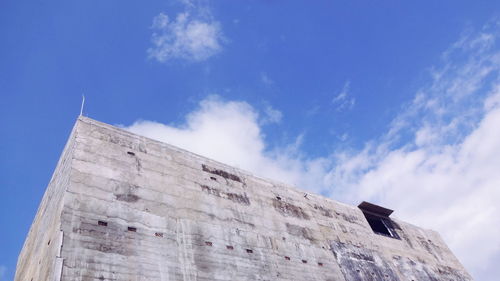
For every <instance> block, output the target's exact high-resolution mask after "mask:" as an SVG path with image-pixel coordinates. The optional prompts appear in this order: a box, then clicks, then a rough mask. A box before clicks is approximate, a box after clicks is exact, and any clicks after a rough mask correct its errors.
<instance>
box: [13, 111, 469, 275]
mask: <svg viewBox="0 0 500 281" xmlns="http://www.w3.org/2000/svg"><path fill="white" fill-rule="evenodd" d="M391 212H392V211H391V210H388V209H386V208H382V207H380V206H376V205H373V204H370V203H367V202H363V203H362V204H360V205H359V206H349V205H346V204H342V203H339V202H336V201H333V200H331V199H327V198H324V197H322V196H319V195H314V194H307V193H305V192H304V191H300V190H297V189H295V188H293V187H290V186H286V185H284V184H281V183H277V182H273V181H270V180H267V179H262V178H259V177H256V176H253V175H251V174H250V173H248V172H245V171H242V170H239V169H235V168H233V167H230V166H227V165H224V164H221V163H218V162H215V161H212V160H210V159H207V158H204V157H201V156H198V155H195V154H193V153H190V152H187V151H184V150H182V149H179V148H176V147H173V146H171V145H168V144H165V143H161V142H158V141H155V140H151V139H148V138H145V137H142V136H138V135H135V134H132V133H130V132H127V131H124V130H122V129H120V128H116V127H113V126H110V125H107V124H104V123H101V122H98V121H95V120H92V119H90V118H86V117H79V118H78V120H77V122H76V124H75V126H74V128H73V131H72V133H71V135H70V138H69V140H68V142H67V144H66V146H65V149H64V151H63V154H62V156H61V158H60V160H59V163H58V165H57V167H56V170H55V172H54V175H53V177H52V179H51V181H50V183H49V186H48V188H47V191H46V193H45V195H44V197H43V199H42V202H41V204H40V207H39V210H38V212H37V214H36V217H35V219H34V222H33V224H32V226H31V229H30V231H29V234H28V236H27V238H26V241H25V244H24V247H23V249H22V251H21V253H20V255H19V259H18V264H17V270H16V278H15V280H16V281H30V280H31V281H46V280H50V281H61V280H64V281H66V280H68V281H69V280H72V281H73V280H81V281H87V280H89V281H90V280H124V281H128V280H133V281H139V280H141V281H142V280H161V281H167V280H183V281H204V280H207V281H208V280H221V281H222V280H227V281H229V280H297V281H299V280H300V281H305V280H325V281H334V280H335V281H337V280H338V281H344V280H345V281H354V280H408V281H450V280H453V281H469V280H472V278H471V277H470V275H469V274H468V273H467V272H466V271H465V269H464V268H463V266H462V265H461V264H460V263H459V261H458V260H457V259H456V258H455V256H454V255H453V253H452V252H451V251H450V250H449V249H448V247H447V246H446V245H445V243H444V242H443V241H442V239H441V238H440V236H439V234H438V233H436V232H434V231H431V230H427V229H422V228H419V227H416V226H414V225H411V224H409V223H405V222H402V221H400V220H396V219H392V218H390V214H391Z"/></svg>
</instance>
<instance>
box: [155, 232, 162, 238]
mask: <svg viewBox="0 0 500 281" xmlns="http://www.w3.org/2000/svg"><path fill="white" fill-rule="evenodd" d="M155 236H156V237H163V233H161V232H156V233H155Z"/></svg>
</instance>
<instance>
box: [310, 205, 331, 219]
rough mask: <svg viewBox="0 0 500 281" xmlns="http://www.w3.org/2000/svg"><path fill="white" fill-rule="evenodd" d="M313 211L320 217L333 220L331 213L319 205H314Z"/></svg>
mask: <svg viewBox="0 0 500 281" xmlns="http://www.w3.org/2000/svg"><path fill="white" fill-rule="evenodd" d="M314 209H316V210H318V211H319V212H320V214H321V215H323V216H325V217H329V218H333V215H332V214H333V211H332V210H330V209H328V208H325V207H323V206H320V205H316V204H314Z"/></svg>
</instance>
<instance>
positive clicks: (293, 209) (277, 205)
mask: <svg viewBox="0 0 500 281" xmlns="http://www.w3.org/2000/svg"><path fill="white" fill-rule="evenodd" d="M273 207H274V209H276V210H277V211H278V212H279V213H280V214H282V215H284V216H292V217H296V218H299V219H305V220H308V219H310V217H309V215H308V214H307V213H306V212H305V211H304V210H303V209H302V208H301V207H299V206H295V205H293V204H292V203H288V202H285V201H283V200H277V199H273Z"/></svg>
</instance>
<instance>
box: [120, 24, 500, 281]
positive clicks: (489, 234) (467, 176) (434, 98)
mask: <svg viewBox="0 0 500 281" xmlns="http://www.w3.org/2000/svg"><path fill="white" fill-rule="evenodd" d="M499 30H500V29H499V26H498V24H495V25H492V27H491V26H490V29H487V30H486V29H485V30H482V31H481V32H480V33H479V34H477V33H473V32H471V33H467V34H465V35H464V36H463V38H461V39H460V40H459V41H458V42H457V43H456V44H454V45H453V46H452V47H451V48H450V49H449V50H447V51H446V52H445V53H444V55H443V61H442V66H439V67H436V68H434V69H432V70H431V77H432V78H431V79H430V81H429V83H428V85H424V86H422V88H421V89H420V90H419V91H418V92H417V93H416V95H415V98H414V99H413V100H412V101H411V102H410V103H409V104H407V105H405V106H404V107H403V108H402V110H401V113H400V114H399V115H398V116H396V117H395V118H394V120H393V122H392V123H391V124H390V126H389V128H388V130H387V132H386V133H385V134H382V135H381V136H380V137H379V138H377V139H374V140H371V141H369V142H367V144H366V146H365V147H364V148H363V149H362V150H361V151H353V150H339V151H335V152H333V153H332V154H330V155H325V156H324V157H320V158H310V157H309V158H308V157H307V156H306V155H305V154H304V153H303V152H301V140H302V138H303V136H299V137H298V138H297V139H296V141H295V142H294V143H291V144H289V145H287V146H285V147H274V148H271V147H269V146H268V145H267V143H266V139H265V137H264V135H263V133H262V127H261V126H264V125H265V122H259V120H262V119H261V117H259V116H260V115H262V113H259V112H258V111H257V110H256V109H254V108H253V107H252V106H250V105H249V104H248V103H245V102H241V101H223V100H221V99H219V98H217V97H210V98H207V99H205V100H203V101H202V102H201V103H200V105H199V108H197V109H196V110H195V111H193V112H191V113H190V114H188V115H187V116H186V122H185V124H183V125H182V126H168V125H163V124H160V123H157V122H151V121H138V122H136V123H134V124H133V125H131V126H130V127H128V129H129V130H131V131H133V132H136V133H139V134H142V135H146V136H149V137H152V138H155V139H159V140H161V141H165V142H167V143H171V144H173V145H176V146H179V147H182V148H185V149H188V150H190V151H193V152H195V153H199V154H201V155H204V156H207V157H210V158H213V159H216V160H219V161H221V162H224V163H227V164H230V165H234V166H237V167H240V168H243V169H246V170H249V171H252V172H254V173H256V174H258V175H261V176H266V177H270V178H273V179H277V180H281V181H284V182H287V183H291V184H295V185H297V186H300V187H302V188H305V189H308V190H311V191H313V192H317V193H322V194H327V195H328V194H330V195H332V197H334V199H337V200H342V201H344V202H348V203H358V202H359V201H361V200H367V201H372V202H375V203H379V204H381V205H384V206H387V207H390V208H393V209H395V210H396V212H395V215H396V216H398V217H400V218H402V219H404V220H407V221H410V222H412V223H415V224H417V225H420V226H423V227H428V228H432V229H436V230H437V231H439V232H440V233H441V234H442V236H443V237H444V239H445V241H447V243H448V244H449V246H450V247H451V248H452V250H453V251H454V252H455V253H456V254H457V256H458V257H459V259H460V260H461V261H462V262H463V263H464V264H465V266H466V267H467V268H468V269H469V270H470V271H471V272H472V273H473V274H474V275H475V277H476V279H478V280H491V281H492V280H496V278H497V276H498V275H500V269H499V268H497V267H496V266H495V263H494V261H495V260H499V259H500V216H499V215H498V214H499V213H500V204H498V202H499V201H500V173H499V171H500V160H499V159H500V145H499V144H500V74H499V72H500V51H498V50H499V48H498V47H497V46H496V45H495V42H497V41H498V38H499V37H500V36H499V34H498V32H499ZM348 93H349V83H348V82H347V83H346V84H345V85H344V89H343V90H342V91H341V92H340V93H339V94H338V95H337V96H336V97H335V98H334V100H333V101H332V102H333V103H334V104H337V105H341V104H342V103H343V102H345V101H349V98H348V97H349V95H348ZM348 104H349V103H348ZM352 104H354V100H353V102H352ZM346 106H347V105H346ZM274 110H275V109H272V108H271V107H270V109H268V110H266V109H265V110H264V114H263V115H264V119H265V118H270V119H272V120H278V121H279V120H281V118H282V116H281V113H279V114H277V113H275V114H273V111H274ZM266 111H269V112H271V113H269V112H267V113H266ZM278 112H279V111H278ZM270 116H275V117H274V119H273V117H270ZM333 195H334V196H333Z"/></svg>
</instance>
